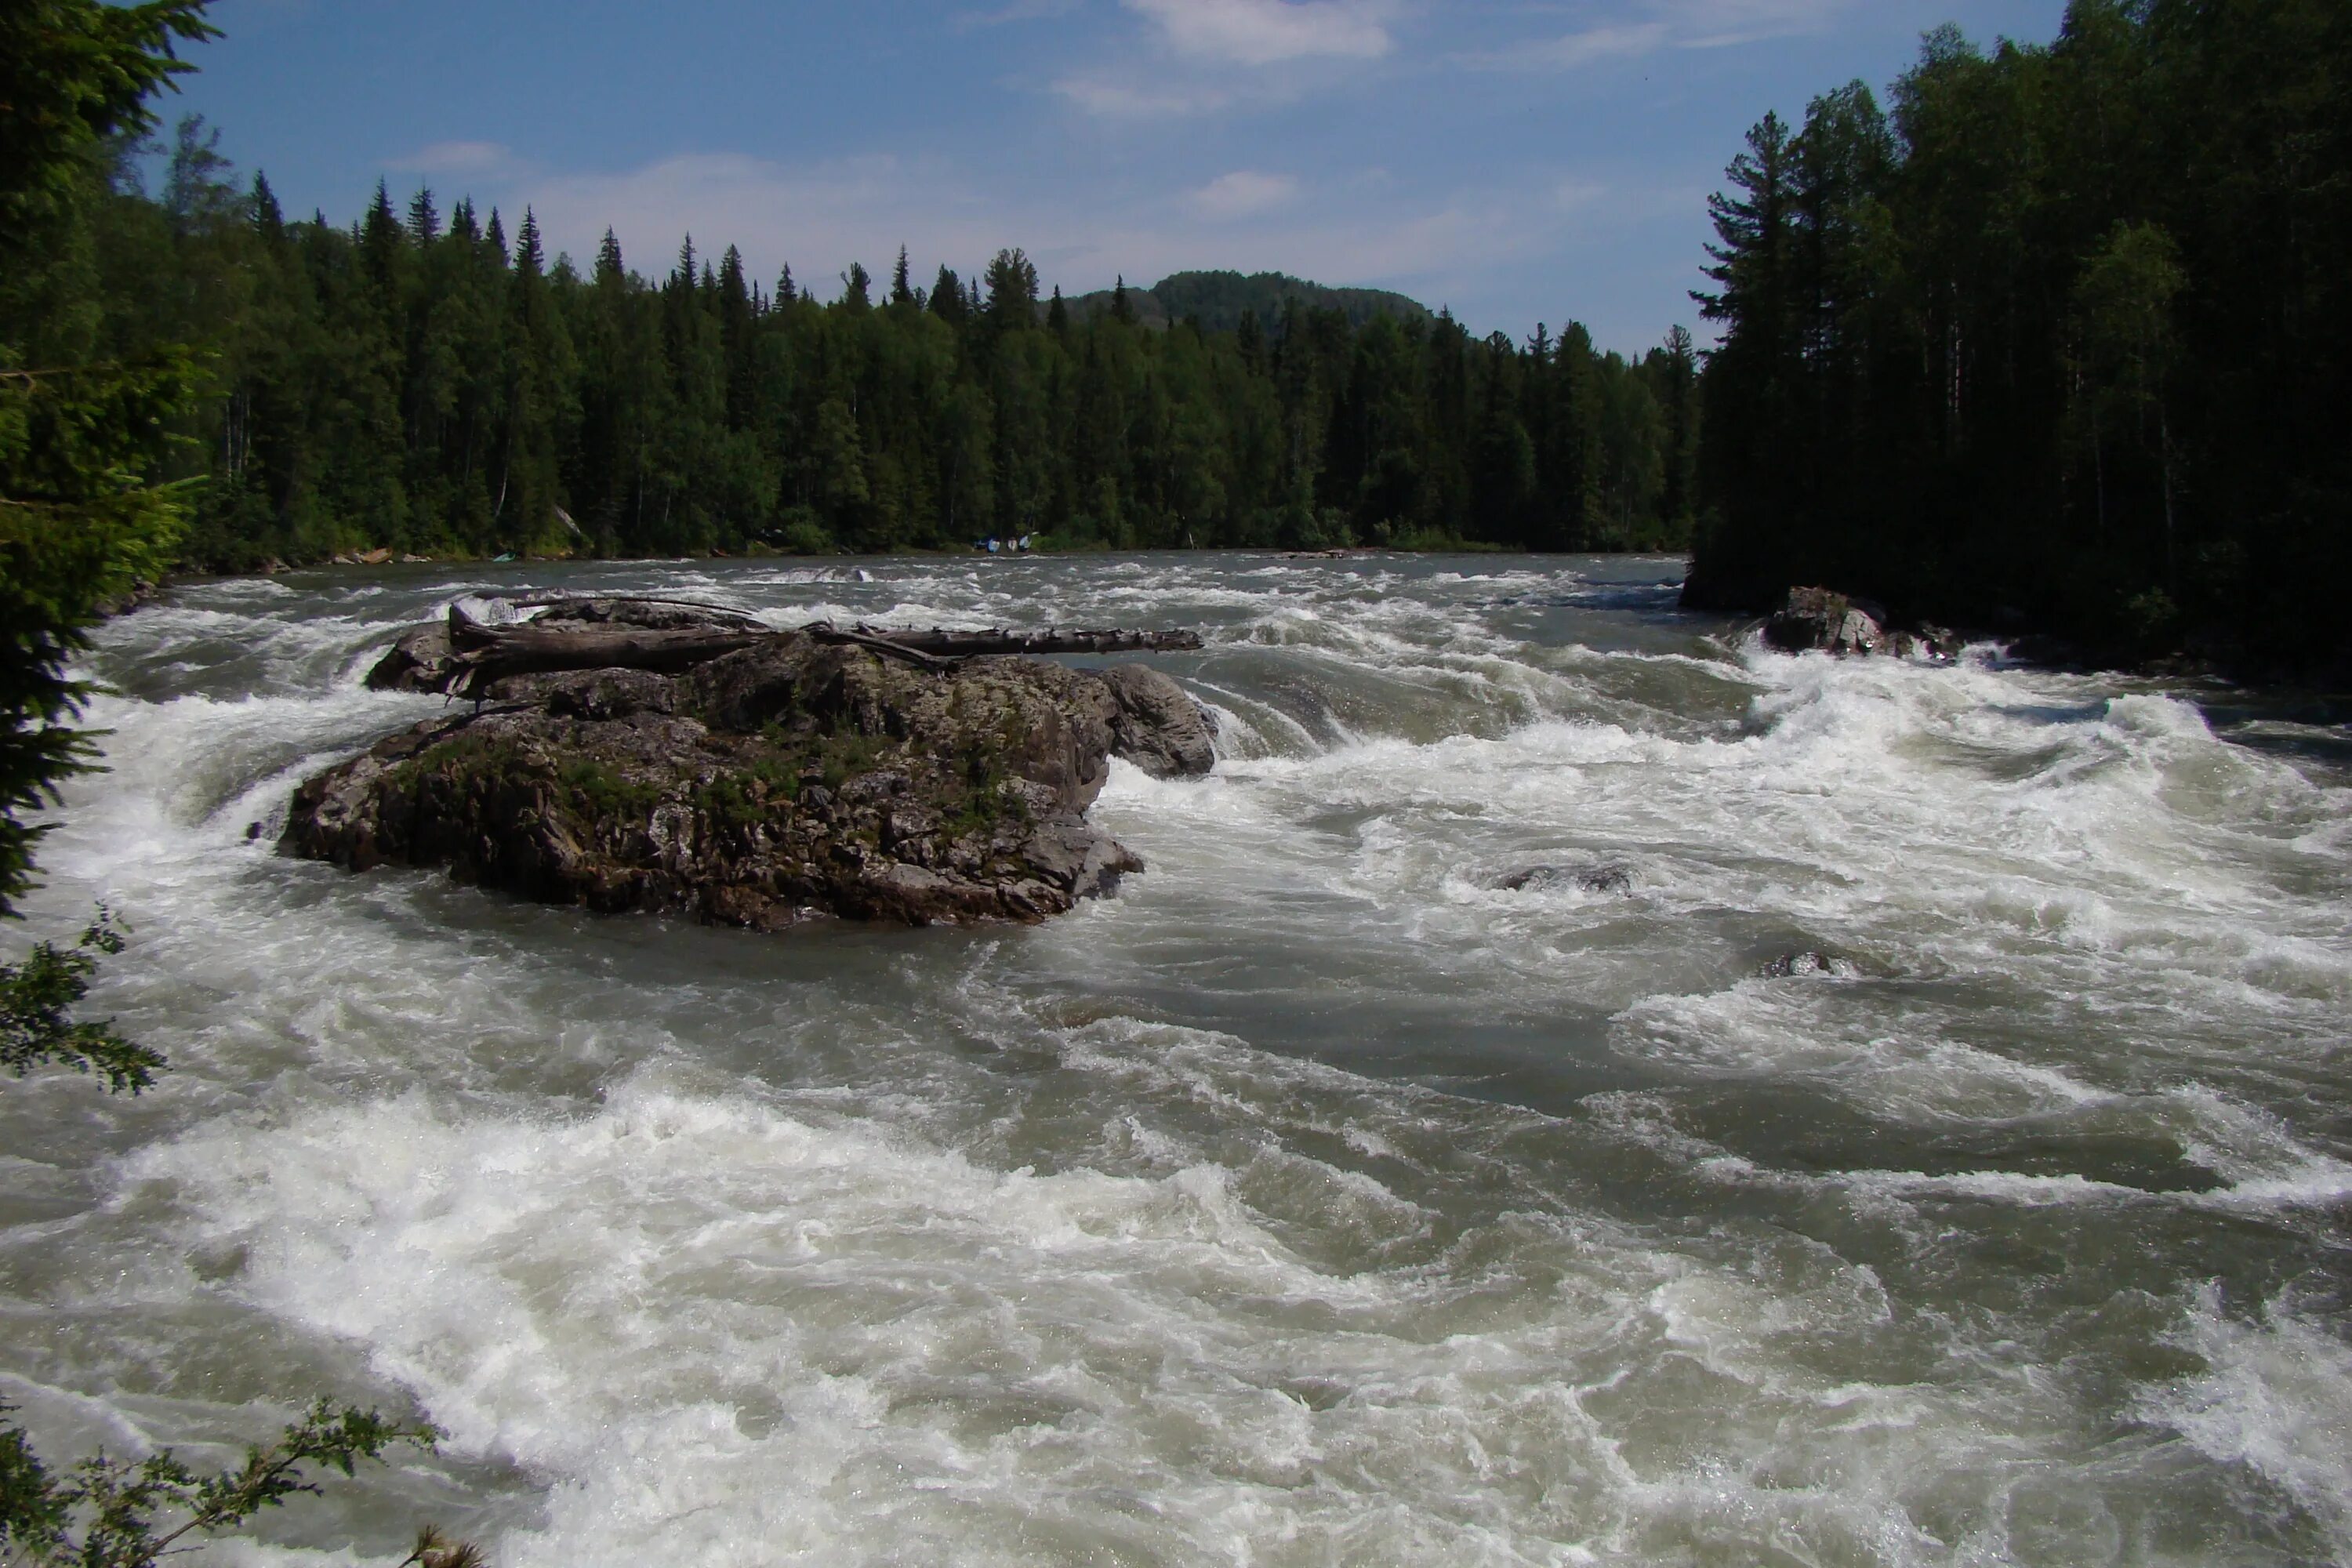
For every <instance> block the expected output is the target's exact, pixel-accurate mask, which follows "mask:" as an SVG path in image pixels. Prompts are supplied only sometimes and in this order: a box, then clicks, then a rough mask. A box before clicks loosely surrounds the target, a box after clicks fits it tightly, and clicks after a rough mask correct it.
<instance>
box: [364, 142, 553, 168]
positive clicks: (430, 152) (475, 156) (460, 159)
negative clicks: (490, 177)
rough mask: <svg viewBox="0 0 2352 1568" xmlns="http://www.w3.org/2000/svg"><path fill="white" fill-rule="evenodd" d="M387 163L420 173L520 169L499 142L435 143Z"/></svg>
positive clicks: (511, 150) (512, 152) (507, 149)
mask: <svg viewBox="0 0 2352 1568" xmlns="http://www.w3.org/2000/svg"><path fill="white" fill-rule="evenodd" d="M387 162H388V163H389V164H390V166H391V167H393V168H395V169H407V170H412V171H414V172H415V173H417V174H477V175H483V174H508V173H511V172H513V171H515V170H516V169H518V168H519V167H520V160H518V159H517V158H516V157H515V153H514V149H513V148H511V147H509V146H508V145H506V143H504V142H434V143H433V145H431V146H430V147H421V148H419V149H417V150H416V151H415V152H414V153H409V154H408V155H407V156H406V157H403V158H393V159H389V160H387Z"/></svg>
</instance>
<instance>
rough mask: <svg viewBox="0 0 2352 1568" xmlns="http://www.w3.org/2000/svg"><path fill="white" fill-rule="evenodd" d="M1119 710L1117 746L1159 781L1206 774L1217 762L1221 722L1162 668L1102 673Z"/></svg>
mask: <svg viewBox="0 0 2352 1568" xmlns="http://www.w3.org/2000/svg"><path fill="white" fill-rule="evenodd" d="M1102 682H1103V684H1104V685H1105V686H1107V687H1108V688H1109V689H1110V699H1111V702H1112V704H1113V706H1114V708H1115V710H1116V711H1114V712H1113V713H1112V715H1111V721H1110V728H1111V741H1112V749H1113V750H1114V751H1116V752H1118V754H1119V755H1120V756H1122V757H1125V758H1126V759H1128V761H1129V762H1131V763H1134V764H1135V765H1136V766H1137V767H1139V768H1141V769H1142V770H1143V771H1144V772H1145V773H1150V775H1151V776H1152V777H1153V778H1156V779H1171V778H1185V777H1190V776H1192V775H1193V774H1197V773H1207V772H1208V771H1209V769H1210V768H1211V767H1212V766H1213V765H1214V764H1215V763H1216V760H1217V725H1216V721H1215V720H1213V719H1212V718H1211V717H1210V716H1209V712H1208V710H1206V709H1204V708H1202V706H1201V705H1200V704H1199V703H1197V702H1195V701H1193V700H1192V698H1191V696H1189V695H1188V694H1187V693H1186V692H1185V690H1184V689H1183V688H1182V687H1181V686H1179V685H1177V684H1176V683H1175V682H1174V681H1173V680H1171V679H1169V678H1168V677H1167V676H1165V675H1162V674H1161V673H1160V671H1158V670H1156V669H1152V668H1147V667H1146V666H1143V665H1140V664H1122V665H1118V666H1115V667H1113V668H1109V669H1106V670H1104V671H1103V672H1102Z"/></svg>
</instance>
